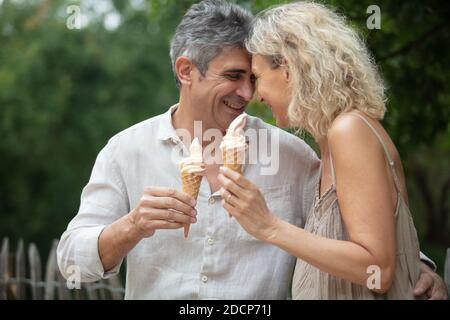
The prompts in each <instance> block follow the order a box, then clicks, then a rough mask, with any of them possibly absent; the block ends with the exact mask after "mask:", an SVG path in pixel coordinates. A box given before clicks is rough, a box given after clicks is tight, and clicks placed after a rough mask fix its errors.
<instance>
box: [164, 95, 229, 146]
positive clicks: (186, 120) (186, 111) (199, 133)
mask: <svg viewBox="0 0 450 320" xmlns="http://www.w3.org/2000/svg"><path fill="white" fill-rule="evenodd" d="M200 109H201V108H200ZM195 121H199V122H201V130H198V129H197V130H195V129H194V128H195V123H194V122H195ZM172 125H173V127H174V128H175V130H176V129H184V130H187V131H188V132H189V136H190V137H191V139H194V138H198V139H199V140H200V141H202V145H203V148H205V147H206V146H207V145H209V144H210V143H211V141H205V140H204V139H203V137H204V133H205V131H207V130H208V129H216V130H219V129H218V128H214V127H212V126H211V125H209V124H208V123H207V122H206V121H203V120H202V115H197V114H196V112H195V110H194V109H193V107H192V104H191V102H190V101H189V100H188V99H183V98H180V102H179V104H178V108H177V109H176V110H175V112H174V113H173V114H172ZM222 134H225V133H224V132H222ZM188 147H189V146H188Z"/></svg>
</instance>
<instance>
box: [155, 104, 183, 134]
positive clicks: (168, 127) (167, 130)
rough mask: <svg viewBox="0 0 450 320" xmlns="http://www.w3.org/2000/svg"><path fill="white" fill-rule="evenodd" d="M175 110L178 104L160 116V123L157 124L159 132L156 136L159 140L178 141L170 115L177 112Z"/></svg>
mask: <svg viewBox="0 0 450 320" xmlns="http://www.w3.org/2000/svg"><path fill="white" fill-rule="evenodd" d="M177 108H178V103H177V104H174V105H173V106H171V107H170V108H169V110H168V111H167V112H166V113H163V114H162V118H161V121H160V122H159V130H158V136H157V138H158V139H159V140H163V141H167V140H173V139H178V136H177V133H176V131H175V128H174V127H173V123H172V115H173V113H174V112H175V110H177Z"/></svg>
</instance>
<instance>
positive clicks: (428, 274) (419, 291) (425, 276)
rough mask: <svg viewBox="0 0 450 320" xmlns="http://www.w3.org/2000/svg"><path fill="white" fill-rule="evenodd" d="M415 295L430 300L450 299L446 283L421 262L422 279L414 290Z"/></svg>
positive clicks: (420, 278)
mask: <svg viewBox="0 0 450 320" xmlns="http://www.w3.org/2000/svg"><path fill="white" fill-rule="evenodd" d="M414 295H415V296H421V295H425V297H427V298H428V299H429V300H447V299H448V292H447V287H446V285H445V283H444V281H443V280H442V279H441V277H439V275H438V274H436V273H435V272H434V271H433V270H431V269H430V267H429V266H428V265H427V264H426V263H424V262H421V266H420V277H419V281H417V283H416V287H415V288H414Z"/></svg>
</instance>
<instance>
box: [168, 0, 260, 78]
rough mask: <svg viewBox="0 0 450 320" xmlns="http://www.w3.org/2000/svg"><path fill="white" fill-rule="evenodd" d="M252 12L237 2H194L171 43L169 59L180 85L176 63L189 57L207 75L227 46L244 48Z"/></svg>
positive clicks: (212, 0) (206, 0)
mask: <svg viewBox="0 0 450 320" xmlns="http://www.w3.org/2000/svg"><path fill="white" fill-rule="evenodd" d="M252 20H253V15H252V14H251V12H250V11H248V10H246V9H244V8H241V7H239V6H238V5H236V4H233V3H229V2H226V1H222V0H205V1H202V2H199V3H196V4H193V5H192V6H191V7H190V8H189V10H188V11H187V12H186V14H185V15H184V17H183V19H182V20H181V22H180V24H179V25H178V27H177V29H176V31H175V35H174V36H173V38H172V41H171V43H170V59H171V60H172V69H173V73H174V75H175V81H176V83H177V86H178V87H180V85H181V84H180V81H179V80H178V77H177V73H176V70H175V62H176V60H177V59H178V57H180V56H185V57H187V58H189V59H190V60H191V61H192V63H193V64H195V66H196V67H197V68H198V70H199V71H200V73H201V74H202V75H203V76H204V75H205V73H206V71H207V70H208V64H209V62H210V61H211V60H213V59H214V58H215V57H216V56H217V55H218V54H220V52H221V50H222V49H223V48H225V47H240V48H245V45H244V42H245V39H246V38H247V36H248V34H249V32H250V28H251V24H252Z"/></svg>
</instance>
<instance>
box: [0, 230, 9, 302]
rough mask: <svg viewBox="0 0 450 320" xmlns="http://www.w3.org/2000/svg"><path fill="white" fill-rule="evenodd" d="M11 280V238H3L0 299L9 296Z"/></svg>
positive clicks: (0, 258)
mask: <svg viewBox="0 0 450 320" xmlns="http://www.w3.org/2000/svg"><path fill="white" fill-rule="evenodd" d="M8 280H9V240H8V238H6V237H5V238H3V243H2V251H1V252H0V300H6V299H7V298H8Z"/></svg>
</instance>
